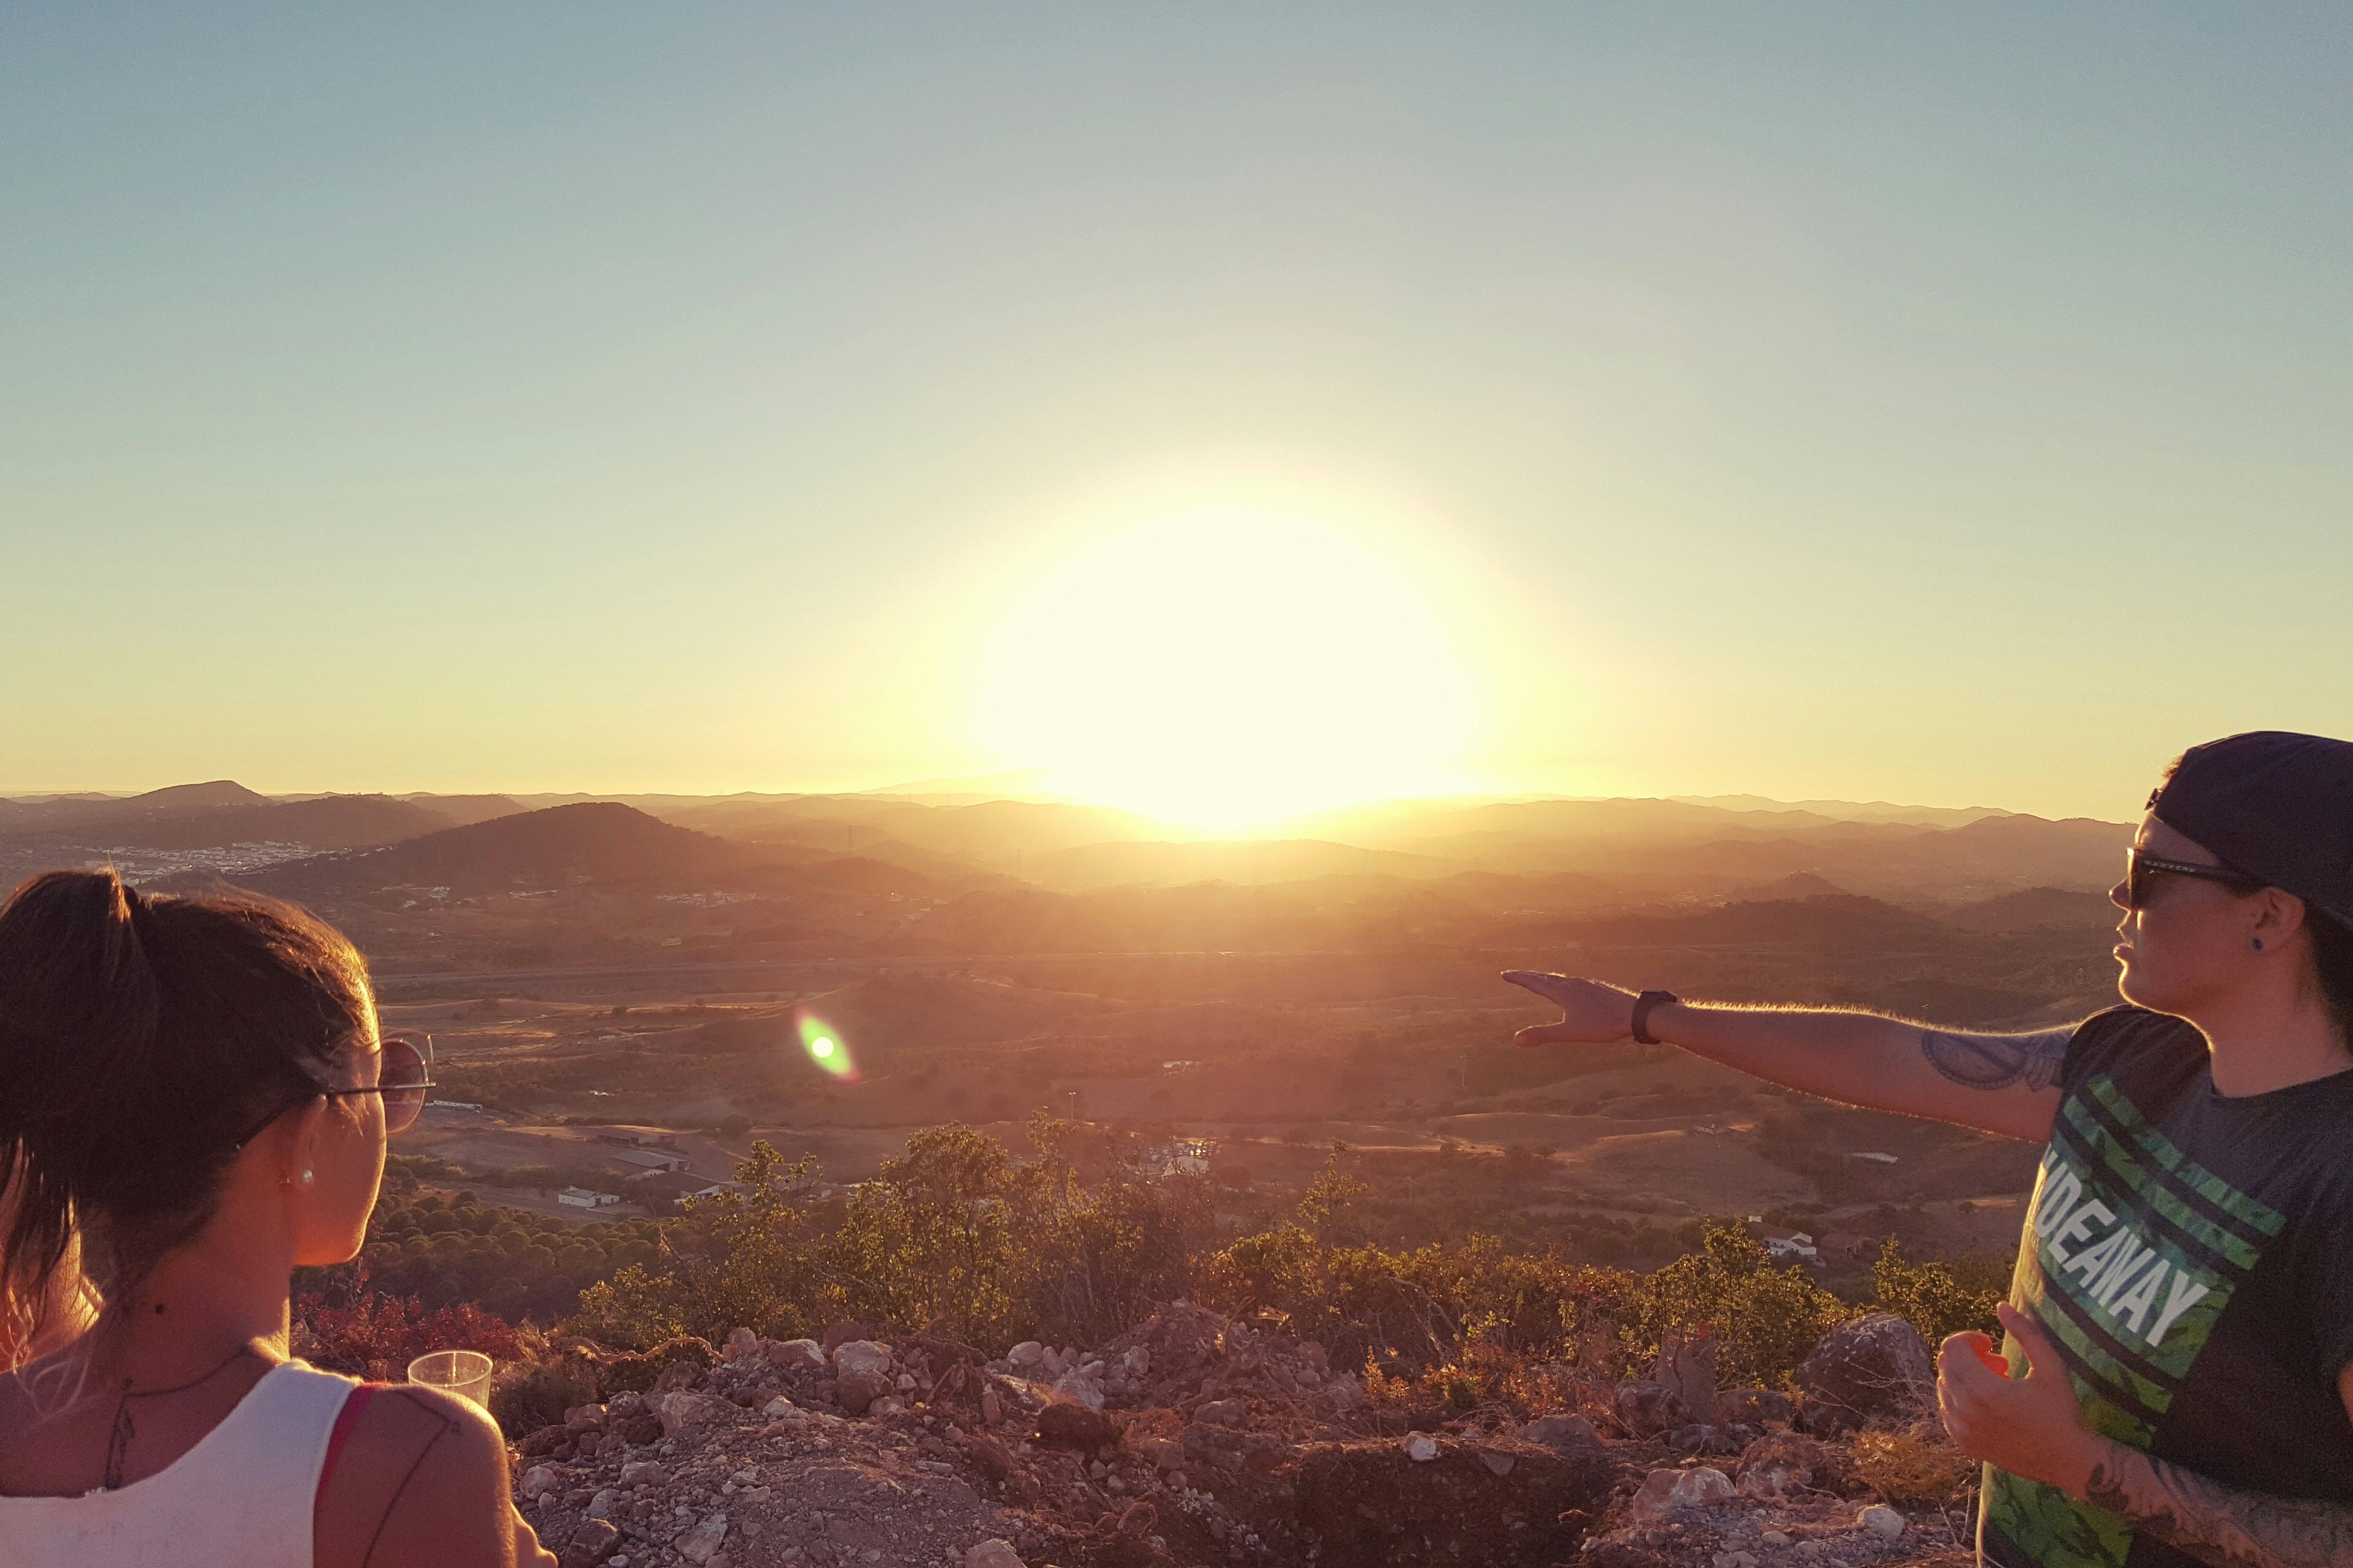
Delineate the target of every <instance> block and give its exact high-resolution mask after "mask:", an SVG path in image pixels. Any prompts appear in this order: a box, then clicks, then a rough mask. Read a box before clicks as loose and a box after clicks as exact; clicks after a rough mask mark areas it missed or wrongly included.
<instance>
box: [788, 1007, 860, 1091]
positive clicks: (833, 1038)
mask: <svg viewBox="0 0 2353 1568" xmlns="http://www.w3.org/2000/svg"><path fill="white" fill-rule="evenodd" d="M797 1028H798V1029H799V1031H800V1037H801V1049H803V1050H805V1051H807V1053H808V1059H809V1060H811V1061H813V1062H815V1063H816V1064H817V1065H818V1067H819V1068H823V1069H824V1070H825V1071H827V1072H828V1073H831V1074H832V1075H833V1076H834V1077H836V1078H838V1079H841V1080H842V1081H843V1082H845V1083H856V1082H857V1081H858V1064H857V1063H856V1062H854V1061H852V1060H850V1059H849V1047H848V1046H846V1045H844V1044H842V1040H841V1035H840V1032H839V1030H837V1029H835V1028H834V1027H833V1026H831V1025H829V1024H828V1023H827V1022H826V1021H825V1020H824V1019H822V1018H820V1017H818V1016H817V1015H816V1014H814V1013H803V1014H802V1015H801V1016H800V1021H799V1023H798V1025H797Z"/></svg>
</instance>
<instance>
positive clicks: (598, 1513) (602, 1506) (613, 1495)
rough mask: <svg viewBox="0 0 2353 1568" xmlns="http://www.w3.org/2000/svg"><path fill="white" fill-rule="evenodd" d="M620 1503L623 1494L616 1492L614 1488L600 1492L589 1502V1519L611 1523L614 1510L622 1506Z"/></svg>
mask: <svg viewBox="0 0 2353 1568" xmlns="http://www.w3.org/2000/svg"><path fill="white" fill-rule="evenodd" d="M620 1501H621V1494H620V1493H619V1492H617V1491H615V1490H614V1489H612V1488H610V1487H607V1488H606V1489H604V1490H603V1491H600V1492H598V1493H597V1494H596V1496H595V1497H593V1498H590V1499H589V1500H588V1517H589V1518H590V1519H601V1520H605V1521H608V1522H609V1521H611V1519H612V1517H613V1510H614V1509H616V1508H617V1507H618V1506H619V1505H620Z"/></svg>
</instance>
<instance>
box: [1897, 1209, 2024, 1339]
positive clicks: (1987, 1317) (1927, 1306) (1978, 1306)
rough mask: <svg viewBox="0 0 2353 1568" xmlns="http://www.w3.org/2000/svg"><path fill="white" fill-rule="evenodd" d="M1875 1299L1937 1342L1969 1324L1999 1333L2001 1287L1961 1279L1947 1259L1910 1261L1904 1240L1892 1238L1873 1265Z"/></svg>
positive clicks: (1982, 1330) (1926, 1336)
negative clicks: (1995, 1313) (1995, 1312)
mask: <svg viewBox="0 0 2353 1568" xmlns="http://www.w3.org/2000/svg"><path fill="white" fill-rule="evenodd" d="M1871 1282H1872V1286H1873V1295H1874V1297H1875V1304H1876V1305H1877V1306H1878V1308H1879V1310H1881V1311H1883V1312H1893V1313H1894V1314H1895V1315H1896V1316H1897V1317H1900V1318H1902V1319H1904V1320H1905V1321H1907V1322H1909V1323H1910V1324H1911V1325H1912V1326H1913V1327H1914V1328H1915V1329H1917V1330H1919V1331H1920V1337H1921V1338H1922V1339H1924V1340H1926V1341H1927V1342H1928V1343H1929V1344H1930V1345H1932V1346H1934V1345H1936V1344H1940V1343H1942V1342H1944V1340H1945V1339H1946V1337H1947V1335H1951V1334H1957V1333H1959V1332H1961V1331H1963V1330H1965V1329H1976V1330H1978V1331H1980V1332H1984V1333H1989V1334H1997V1335H1998V1334H2000V1331H2001V1325H2000V1320H1998V1319H1997V1318H1995V1316H1994V1311H1993V1310H1994V1308H1995V1307H1997V1306H1999V1305H2000V1303H2001V1300H2002V1292H2001V1291H2000V1289H1995V1288H1993V1287H1991V1286H1989V1284H1987V1283H1985V1282H1982V1281H1971V1280H1964V1279H1961V1278H1960V1277H1959V1276H1958V1274H1957V1273H1956V1272H1955V1270H1954V1268H1952V1266H1951V1265H1949V1264H1946V1263H1908V1262H1906V1261H1905V1258H1904V1247H1903V1244H1902V1243H1900V1242H1898V1241H1897V1240H1896V1239H1895V1237H1892V1236H1891V1237H1888V1238H1887V1243H1886V1245H1885V1246H1883V1247H1881V1248H1880V1249H1879V1261H1878V1262H1876V1263H1874V1264H1873V1265H1872V1268H1871Z"/></svg>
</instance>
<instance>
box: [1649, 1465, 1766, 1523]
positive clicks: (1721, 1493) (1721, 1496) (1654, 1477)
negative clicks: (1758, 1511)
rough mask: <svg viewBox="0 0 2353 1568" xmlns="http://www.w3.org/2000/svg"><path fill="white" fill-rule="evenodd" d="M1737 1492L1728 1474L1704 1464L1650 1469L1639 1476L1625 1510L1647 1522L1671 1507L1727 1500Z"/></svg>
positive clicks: (1732, 1497)
mask: <svg viewBox="0 0 2353 1568" xmlns="http://www.w3.org/2000/svg"><path fill="white" fill-rule="evenodd" d="M1738 1495H1739V1494H1738V1493H1736V1492H1735V1491H1734V1490H1733V1489H1732V1480H1731V1479H1730V1478H1729V1477H1727V1476H1726V1475H1725V1473H1724V1472H1723V1471H1722V1470H1716V1469H1710V1468H1708V1467H1706V1466H1705V1465H1702V1466H1699V1467H1698V1468H1694V1469H1689V1470H1652V1471H1651V1473H1650V1474H1649V1475H1648V1476H1646V1477H1644V1478H1643V1479H1642V1486H1641V1490H1639V1491H1637V1492H1636V1493H1635V1494H1634V1501H1633V1503H1632V1505H1631V1507H1630V1509H1629V1510H1628V1511H1629V1512H1630V1513H1631V1514H1632V1516H1633V1519H1634V1522H1636V1523H1637V1524H1648V1523H1650V1522H1651V1521H1652V1520H1654V1519H1656V1518H1658V1517H1659V1516H1660V1515H1661V1514H1662V1513H1664V1512H1665V1511H1666V1510H1669V1509H1671V1508H1697V1507H1700V1506H1701V1505H1703V1504H1705V1503H1712V1502H1729V1501H1731V1500H1733V1499H1734V1498H1735V1497H1736V1496H1738Z"/></svg>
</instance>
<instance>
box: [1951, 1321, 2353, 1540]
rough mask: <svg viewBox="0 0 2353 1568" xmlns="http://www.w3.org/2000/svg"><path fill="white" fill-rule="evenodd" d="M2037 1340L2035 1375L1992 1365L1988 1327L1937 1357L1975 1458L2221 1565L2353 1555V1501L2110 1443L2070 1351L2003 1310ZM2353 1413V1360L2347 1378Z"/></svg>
mask: <svg viewBox="0 0 2353 1568" xmlns="http://www.w3.org/2000/svg"><path fill="white" fill-rule="evenodd" d="M2000 1312H2001V1321H2002V1325H2003V1327H2005V1328H2007V1329H2008V1330H2009V1331H2010V1333H2011V1335H2012V1336H2013V1337H2014V1338H2016V1339H2017V1340H2018V1341H2020V1342H2021V1343H2022V1344H2023V1345H2024V1346H2025V1349H2026V1363H2027V1374H2026V1375H2025V1376H2024V1377H2022V1378H2017V1379H2007V1378H2004V1377H2002V1376H2001V1375H2000V1373H1995V1372H1993V1371H1991V1370H1990V1369H1989V1368H1988V1367H1986V1366H1985V1365H1984V1364H1983V1363H1982V1362H1981V1361H1980V1359H1979V1357H1978V1350H1979V1349H1980V1348H1985V1349H1989V1348H1990V1345H1991V1342H1990V1341H1989V1340H1988V1339H1987V1338H1986V1336H1985V1335H1983V1334H1974V1333H1971V1334H1955V1335H1954V1336H1953V1337H1952V1338H1951V1339H1948V1340H1947V1341H1946V1342H1945V1344H1944V1348H1943V1350H1942V1351H1941V1352H1939V1353H1938V1355H1937V1358H1936V1373H1937V1375H1936V1401H1937V1404H1938V1405H1941V1406H1942V1407H1943V1410H1944V1415H1945V1426H1946V1429H1947V1431H1949V1432H1950V1433H1951V1434H1952V1436H1953V1441H1954V1442H1956V1443H1957V1444H1959V1445H1960V1447H1961V1449H1962V1451H1963V1452H1965V1453H1967V1454H1968V1455H1969V1456H1970V1457H1971V1458H1978V1459H1983V1460H1985V1461H1986V1462H1988V1463H1989V1464H1991V1465H1993V1466H1994V1467H1995V1468H1999V1469H2004V1470H2008V1471H2009V1472H2010V1474H2012V1475H2014V1476H2023V1477H2025V1478H2026V1479H2029V1480H2036V1481H2042V1482H2044V1483H2046V1484H2048V1485H2051V1486H2054V1487H2057V1488H2059V1489H2061V1490H2062V1491H2064V1492H2066V1493H2068V1494H2069V1495H2071V1496H2073V1497H2079V1498H2082V1499H2083V1500H2084V1501H2085V1502H2090V1503H2096V1504H2098V1505H2099V1506H2100V1507H2102V1508H2104V1509H2106V1510H2108V1511H2109V1512H2110V1513H2113V1514H2115V1515H2116V1517H2117V1518H2119V1519H2121V1520H2123V1521H2125V1522H2126V1524H2128V1525H2130V1526H2132V1527H2133V1529H2134V1530H2136V1531H2146V1532H2147V1534H2149V1535H2151V1536H2154V1537H2155V1538H2156V1539H2158V1540H2159V1541H2162V1542H2165V1543H2166V1544H2167V1545H2168V1546H2171V1547H2173V1548H2175V1549H2176V1550H2178V1551H2181V1552H2188V1553H2189V1555H2190V1556H2192V1557H2195V1558H2196V1559H2198V1561H2199V1562H2200V1563H2212V1564H2213V1565H2214V1568H2327V1564H2330V1563H2346V1562H2348V1561H2353V1505H2348V1504H2346V1503H2338V1502H2322V1501H2318V1500H2314V1499H2310V1498H2286V1497H2274V1496H2272V1495H2271V1494H2270V1493H2268V1492H2258V1491H2249V1490H2246V1489H2243V1488H2240V1487H2232V1486H2225V1485H2223V1484H2222V1483H2221V1481H2217V1480H2212V1479H2209V1478H2207V1477H2205V1476H2201V1475H2199V1474H2198V1473H2197V1472H2195V1471H2193V1470H2186V1469H2183V1468H2181V1467H2180V1466H2179V1465H2175V1464H2169V1463H2168V1462H2167V1461H2165V1460H2163V1459H2158V1458H2150V1457H2149V1456H2148V1455H2147V1454H2144V1453H2141V1452H2140V1451H2139V1450H2137V1449H2135V1448H2127V1447H2125V1446H2124V1445H2123V1444H2121V1443H2115V1442H2111V1441H2109V1440H2108V1439H2107V1438H2105V1437H2103V1436H2100V1435H2099V1434H2098V1433H2097V1432H2095V1431H2094V1430H2093V1429H2092V1426H2091V1424H2090V1423H2089V1422H2088V1421H2086V1420H2085V1419H2084V1410H2083V1406H2082V1405H2081V1404H2080V1403H2079V1402H2078V1401H2077V1399H2076V1396H2075V1388H2074V1384H2073V1382H2071V1381H2070V1380H2069V1378H2068V1376H2067V1374H2066V1373H2065V1372H2064V1371H2063V1370H2062V1369H2061V1364H2060V1362H2059V1358H2058V1352H2056V1351H2054V1350H2053V1349H2052V1346H2051V1342H2050V1340H2049V1339H2048V1338H2047V1337H2045V1336H2044V1334H2043V1332H2042V1329H2041V1327H2040V1326H2038V1325H2037V1324H2036V1323H2035V1322H2034V1321H2033V1320H2032V1319H2031V1318H2030V1317H2028V1316H2027V1315H2026V1314H2025V1313H2023V1312H2021V1311H2020V1310H2018V1309H2017V1308H2015V1307H2011V1306H2009V1305H2006V1304H2005V1305H2004V1306H2003V1307H2002V1308H2001V1309H2000ZM2337 1393H2338V1395H2339V1396H2340V1397H2341V1398H2342V1399H2343V1400H2344V1401H2345V1405H2346V1408H2347V1409H2348V1411H2353V1367H2349V1368H2348V1369H2347V1371H2346V1372H2345V1373H2344V1374H2342V1375H2340V1376H2339V1377H2338V1379H2337Z"/></svg>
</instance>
